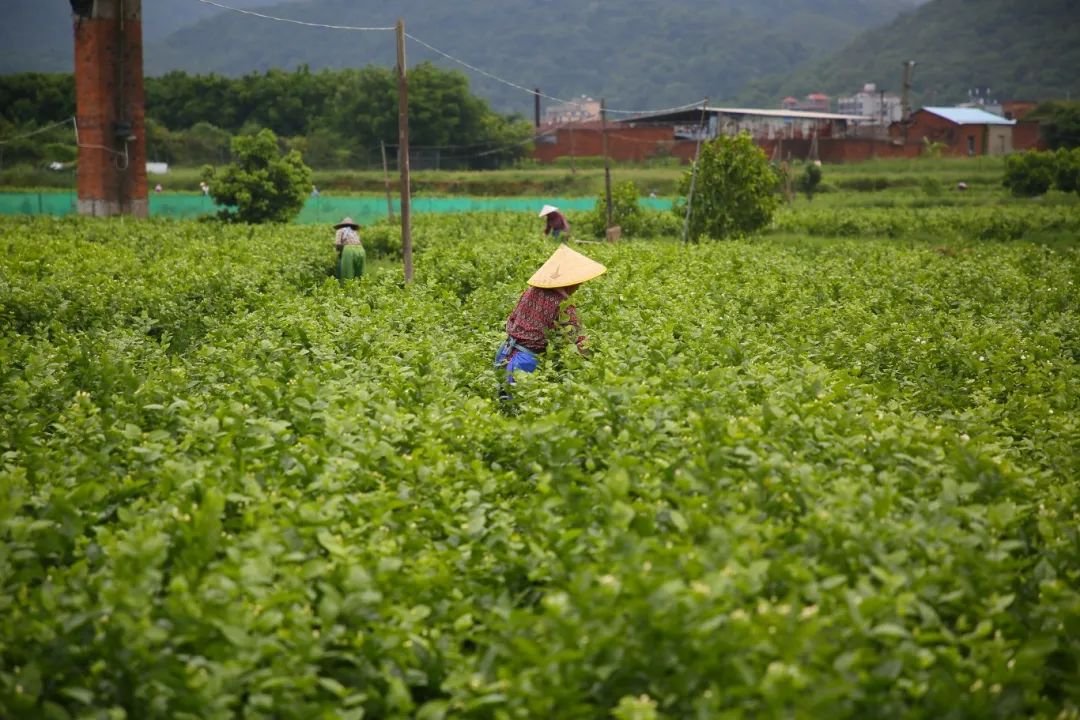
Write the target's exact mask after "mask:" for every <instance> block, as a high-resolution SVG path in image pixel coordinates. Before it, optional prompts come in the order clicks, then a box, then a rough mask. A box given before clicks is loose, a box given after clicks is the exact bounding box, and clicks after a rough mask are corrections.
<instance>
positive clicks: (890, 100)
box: [837, 83, 903, 126]
mask: <svg viewBox="0 0 1080 720" xmlns="http://www.w3.org/2000/svg"><path fill="white" fill-rule="evenodd" d="M837 107H838V109H839V111H840V112H841V113H843V114H845V115H859V116H861V117H865V118H868V119H869V121H870V122H871V123H872V124H874V125H883V126H888V125H889V124H890V123H894V122H900V119H901V117H902V116H903V108H902V106H901V102H900V96H899V95H893V94H892V93H887V92H885V91H884V90H878V89H877V85H875V84H874V83H866V84H865V85H863V89H862V91H860V92H857V93H855V94H854V95H849V96H848V97H841V98H837Z"/></svg>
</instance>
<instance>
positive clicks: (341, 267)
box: [334, 217, 367, 282]
mask: <svg viewBox="0 0 1080 720" xmlns="http://www.w3.org/2000/svg"><path fill="white" fill-rule="evenodd" d="M334 229H335V230H336V231H337V232H336V233H334V247H335V248H336V249H337V253H338V263H337V276H338V280H340V281H341V282H345V281H346V280H352V279H353V278H359V277H361V276H363V274H364V266H365V265H366V264H367V254H366V253H365V252H364V246H363V244H361V242H360V225H359V224H357V223H355V222H353V219H352V218H350V217H347V218H345V219H344V220H342V221H341V222H339V223H338V224H337V225H335V226H334Z"/></svg>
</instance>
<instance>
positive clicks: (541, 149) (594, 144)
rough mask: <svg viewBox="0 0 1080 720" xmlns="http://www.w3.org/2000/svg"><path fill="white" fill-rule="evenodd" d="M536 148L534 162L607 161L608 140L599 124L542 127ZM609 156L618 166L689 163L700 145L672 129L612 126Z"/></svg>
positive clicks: (611, 124) (609, 129)
mask: <svg viewBox="0 0 1080 720" xmlns="http://www.w3.org/2000/svg"><path fill="white" fill-rule="evenodd" d="M538 133H539V134H538V135H537V138H536V142H535V144H534V150H533V158H534V159H536V160H538V161H540V162H542V163H550V162H554V161H555V159H556V158H562V157H603V154H604V138H603V131H602V128H601V124H600V123H599V122H590V123H575V124H573V125H562V126H559V127H548V128H543V127H541V128H540V129H539V131H538ZM607 143H608V156H609V157H610V158H611V159H612V160H613V161H615V162H642V161H644V160H647V159H649V158H655V157H678V158H680V159H682V160H683V162H689V161H690V159H691V158H693V157H694V148H695V146H696V143H695V142H694V141H693V140H686V139H679V138H676V137H675V130H674V127H672V126H667V127H662V126H656V127H628V126H625V125H623V124H621V123H610V124H609V125H608V139H607Z"/></svg>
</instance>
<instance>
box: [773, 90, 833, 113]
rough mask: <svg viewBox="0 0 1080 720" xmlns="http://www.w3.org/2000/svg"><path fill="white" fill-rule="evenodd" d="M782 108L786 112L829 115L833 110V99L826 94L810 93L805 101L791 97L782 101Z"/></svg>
mask: <svg viewBox="0 0 1080 720" xmlns="http://www.w3.org/2000/svg"><path fill="white" fill-rule="evenodd" d="M780 107H781V108H782V109H784V110H798V111H806V112H823V113H827V112H830V111H831V110H832V99H831V98H830V97H829V96H828V95H826V94H825V93H810V94H809V95H807V96H806V99H805V100H800V99H798V98H796V97H791V96H790V95H789V96H788V97H786V98H784V99H783V100H781V101H780Z"/></svg>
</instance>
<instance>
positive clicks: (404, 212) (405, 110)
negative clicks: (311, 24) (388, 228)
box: [397, 20, 413, 284]
mask: <svg viewBox="0 0 1080 720" xmlns="http://www.w3.org/2000/svg"><path fill="white" fill-rule="evenodd" d="M397 67H398V155H399V158H400V159H399V160H398V168H399V169H400V171H401V255H402V259H403V260H404V261H405V282H406V284H408V283H411V282H412V279H413V266H412V225H411V224H410V223H411V218H410V216H409V203H410V200H411V190H410V185H409V80H408V77H407V76H406V74H405V22H404V21H403V20H398V21H397Z"/></svg>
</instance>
